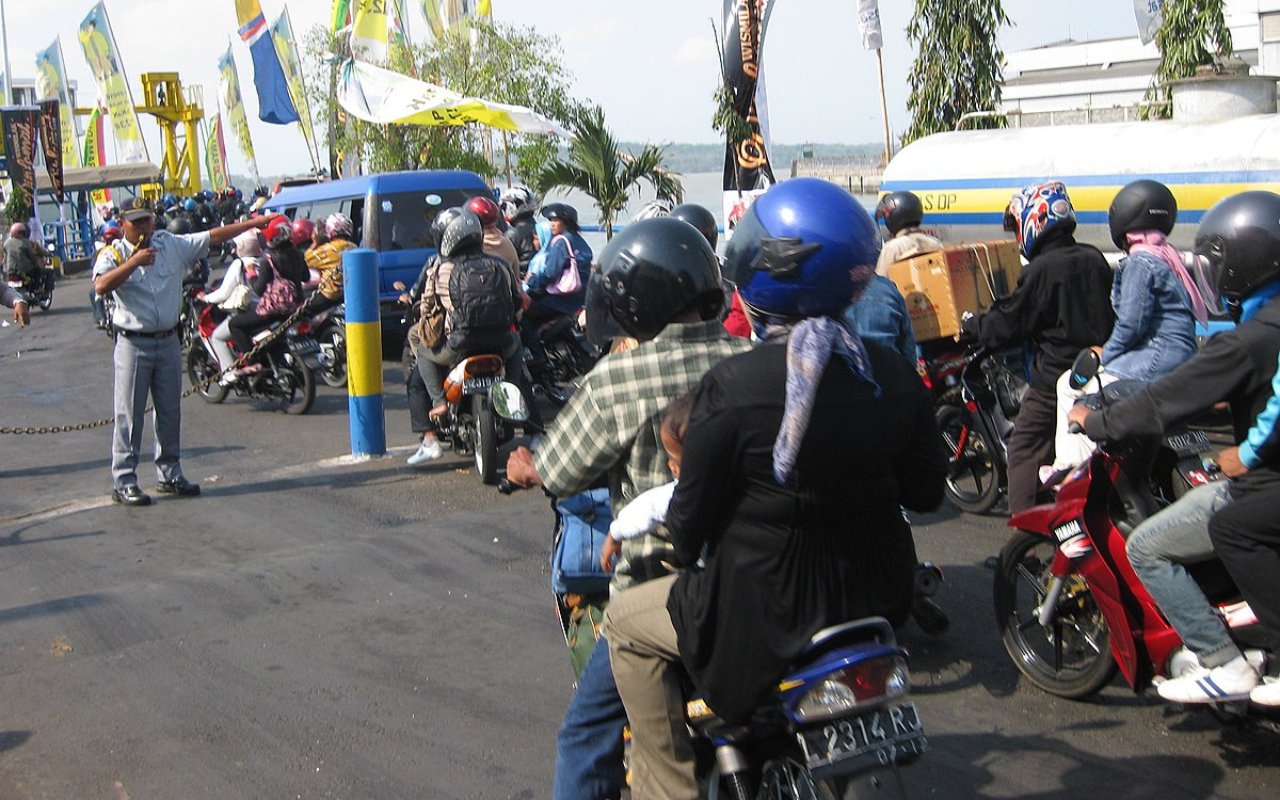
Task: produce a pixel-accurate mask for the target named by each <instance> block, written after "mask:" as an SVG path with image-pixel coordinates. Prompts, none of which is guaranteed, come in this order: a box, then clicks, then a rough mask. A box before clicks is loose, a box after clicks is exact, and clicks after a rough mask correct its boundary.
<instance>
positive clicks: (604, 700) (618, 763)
mask: <svg viewBox="0 0 1280 800" xmlns="http://www.w3.org/2000/svg"><path fill="white" fill-rule="evenodd" d="M626 724H627V710H626V709H625V708H623V707H622V698H621V697H619V696H618V685H617V684H616V683H614V682H613V669H612V668H611V667H610V666H609V644H608V642H607V641H605V639H604V637H603V636H602V637H600V640H599V641H597V642H596V647H595V649H594V650H592V651H591V657H590V658H589V659H587V665H586V666H585V667H583V668H582V676H581V677H580V678H578V691H577V692H575V693H574V695H573V699H572V700H570V701H569V710H568V711H566V712H565V715H564V724H563V725H561V726H560V733H558V734H557V735H556V776H555V784H554V787H553V788H552V790H551V797H552V799H553V800H613V799H614V798H617V797H619V796H620V795H621V794H622V780H623V777H624V776H623V770H622V729H623V727H624V726H625V725H626Z"/></svg>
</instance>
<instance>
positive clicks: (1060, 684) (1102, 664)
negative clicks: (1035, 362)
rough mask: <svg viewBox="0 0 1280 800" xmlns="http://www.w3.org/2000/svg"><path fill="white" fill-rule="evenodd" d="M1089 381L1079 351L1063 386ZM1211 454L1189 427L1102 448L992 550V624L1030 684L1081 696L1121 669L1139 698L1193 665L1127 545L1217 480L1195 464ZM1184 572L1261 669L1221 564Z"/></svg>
mask: <svg viewBox="0 0 1280 800" xmlns="http://www.w3.org/2000/svg"><path fill="white" fill-rule="evenodd" d="M1097 372H1098V359H1097V356H1096V355H1095V354H1093V353H1092V352H1090V351H1085V352H1084V353H1082V354H1081V355H1080V357H1079V358H1077V360H1076V364H1075V365H1074V366H1073V367H1072V373H1073V375H1072V378H1071V382H1072V387H1073V388H1076V389H1080V388H1082V387H1083V386H1084V385H1085V384H1086V383H1088V381H1089V380H1090V379H1092V378H1093V377H1094V376H1095V375H1096V374H1097ZM1141 385H1142V384H1141V383H1138V382H1133V381H1117V382H1115V383H1111V384H1109V385H1107V386H1106V387H1104V388H1103V390H1102V392H1101V393H1100V394H1097V395H1092V396H1089V397H1086V398H1082V400H1081V401H1080V402H1084V403H1086V404H1087V405H1089V406H1091V407H1093V408H1100V407H1103V406H1104V405H1105V404H1107V403H1111V402H1115V401H1116V400H1119V399H1121V398H1123V397H1125V396H1127V395H1129V394H1131V393H1132V392H1134V391H1135V390H1136V389H1138V388H1139V387H1141ZM1073 432H1074V431H1073ZM1211 449H1212V448H1211V446H1210V444H1209V441H1208V438H1207V437H1206V436H1205V435H1204V433H1203V432H1201V431H1195V430H1181V431H1178V432H1175V433H1170V434H1167V435H1165V436H1163V437H1158V438H1157V437H1141V438H1134V439H1131V440H1125V441H1114V442H1104V443H1102V444H1100V445H1099V447H1098V449H1097V450H1096V451H1095V453H1094V454H1093V456H1092V457H1091V458H1090V459H1089V461H1087V462H1086V463H1084V464H1082V465H1081V466H1080V467H1078V468H1077V469H1076V470H1074V471H1073V472H1071V473H1070V474H1068V475H1066V476H1065V477H1064V478H1063V479H1062V481H1061V483H1059V484H1058V486H1057V500H1056V502H1054V503H1052V504H1049V505H1041V506H1036V507H1035V508H1031V509H1028V510H1027V511H1024V512H1022V513H1020V514H1017V515H1014V516H1013V517H1012V518H1011V519H1010V520H1009V525H1010V526H1011V527H1014V528H1017V529H1018V532H1017V533H1015V534H1014V535H1013V536H1012V537H1011V538H1010V539H1009V541H1008V543H1007V544H1006V545H1005V546H1004V549H1003V550H1002V551H1001V553H1000V561H999V567H998V570H997V573H996V577H995V586H994V601H995V614H996V621H997V624H998V626H999V628H1000V633H1001V638H1002V639H1003V641H1004V646H1005V649H1006V650H1007V651H1008V653H1009V657H1010V658H1011V659H1012V660H1013V662H1014V664H1015V665H1016V666H1017V667H1018V670H1019V671H1020V672H1021V673H1022V674H1023V675H1025V676H1026V677H1027V679H1028V680H1030V681H1031V682H1032V683H1033V684H1035V685H1036V686H1038V687H1040V688H1041V689H1043V690H1044V691H1046V692H1049V693H1051V694H1055V695H1058V696H1059V697H1067V698H1076V699H1078V698H1083V697H1088V696H1090V695H1092V694H1094V693H1096V692H1097V691H1098V690H1099V689H1101V688H1102V687H1103V686H1104V685H1106V684H1107V683H1108V682H1109V681H1110V680H1111V678H1112V677H1113V676H1114V675H1115V672H1116V670H1117V669H1119V670H1120V672H1121V673H1122V674H1123V675H1124V678H1125V680H1126V681H1127V682H1128V683H1129V685H1130V686H1131V687H1133V690H1134V691H1135V692H1142V691H1143V690H1144V689H1146V688H1147V687H1148V686H1150V685H1151V684H1152V682H1153V681H1154V680H1155V679H1156V678H1159V677H1164V678H1176V677H1179V676H1180V675H1183V674H1185V673H1186V671H1187V670H1188V669H1190V668H1191V667H1193V666H1196V665H1197V664H1198V660H1197V659H1196V657H1195V656H1194V654H1192V653H1191V652H1190V651H1189V650H1187V649H1186V648H1185V647H1183V646H1182V640H1181V639H1180V638H1179V636H1178V634H1177V632H1176V631H1175V630H1174V629H1173V628H1172V627H1171V626H1170V625H1169V623H1168V622H1167V621H1166V620H1165V618H1164V615H1163V614H1162V613H1161V611H1160V609H1159V607H1158V606H1157V605H1156V602H1155V601H1154V600H1153V599H1152V598H1151V596H1150V594H1148V592H1147V590H1146V588H1145V587H1144V586H1143V585H1142V581H1141V580H1140V579H1139V578H1138V576H1137V574H1136V573H1135V572H1134V570H1133V567H1132V566H1131V565H1130V563H1129V560H1128V558H1127V556H1126V554H1125V541H1126V539H1127V537H1128V535H1129V534H1130V533H1131V532H1132V531H1133V529H1134V527H1135V526H1137V525H1138V524H1139V523H1140V522H1142V521H1143V520H1145V519H1147V518H1148V517H1150V516H1151V515H1152V514H1154V513H1156V512H1157V511H1159V510H1160V509H1162V508H1164V507H1165V506H1167V505H1168V504H1169V503H1171V502H1173V501H1174V499H1175V498H1176V497H1177V495H1178V494H1179V492H1180V491H1184V490H1185V489H1186V488H1187V487H1191V486H1198V485H1201V484H1204V483H1207V482H1210V481H1214V480H1219V479H1220V478H1222V474H1221V472H1219V471H1218V469H1217V466H1216V464H1214V463H1213V462H1212V461H1211V460H1210V459H1208V458H1206V457H1205V455H1204V454H1205V453H1206V452H1208V451H1210V450H1211ZM1188 571H1189V572H1190V573H1191V575H1192V576H1193V577H1194V578H1195V579H1196V581H1197V582H1198V583H1199V584H1200V586H1201V588H1202V589H1204V590H1205V595H1206V597H1208V598H1209V600H1210V601H1211V602H1213V603H1214V604H1215V606H1216V607H1217V608H1218V610H1219V612H1220V613H1221V614H1222V617H1223V620H1224V622H1225V623H1226V624H1227V627H1228V630H1229V631H1230V633H1231V637H1232V638H1233V639H1234V640H1236V641H1237V642H1238V643H1239V644H1240V646H1241V648H1242V649H1244V651H1245V654H1246V656H1247V657H1249V658H1250V660H1251V661H1253V662H1254V663H1255V665H1259V666H1260V665H1262V664H1264V663H1265V661H1266V658H1267V654H1266V653H1265V652H1264V651H1263V650H1262V649H1261V648H1262V646H1263V644H1264V637H1263V635H1262V631H1261V630H1260V628H1259V625H1258V622H1257V618H1256V617H1255V616H1254V615H1253V613H1252V611H1251V610H1250V609H1249V607H1248V604H1247V603H1245V602H1243V601H1242V600H1241V598H1240V597H1239V592H1238V590H1237V589H1236V588H1235V585H1234V583H1233V582H1232V581H1231V579H1230V576H1229V575H1228V574H1227V572H1226V569H1225V568H1224V567H1223V566H1222V564H1221V563H1219V562H1216V561H1211V562H1206V563H1204V564H1195V565H1191V566H1190V567H1189V568H1188Z"/></svg>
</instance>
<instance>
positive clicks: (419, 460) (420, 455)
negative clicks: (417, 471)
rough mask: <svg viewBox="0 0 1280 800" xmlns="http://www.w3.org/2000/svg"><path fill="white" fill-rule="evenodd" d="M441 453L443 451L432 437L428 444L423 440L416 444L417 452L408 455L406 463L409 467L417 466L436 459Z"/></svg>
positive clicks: (442, 453)
mask: <svg viewBox="0 0 1280 800" xmlns="http://www.w3.org/2000/svg"><path fill="white" fill-rule="evenodd" d="M443 455H444V451H442V450H441V449H440V443H439V442H437V441H436V440H434V439H432V440H431V443H430V444H427V443H426V442H423V443H422V444H420V445H418V452H416V453H414V454H413V455H411V456H409V460H408V462H407V463H408V464H409V466H411V467H418V466H422V465H423V464H430V463H431V462H432V461H436V460H437V459H439V458H441V457H442V456H443Z"/></svg>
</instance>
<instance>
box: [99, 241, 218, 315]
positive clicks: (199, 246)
mask: <svg viewBox="0 0 1280 800" xmlns="http://www.w3.org/2000/svg"><path fill="white" fill-rule="evenodd" d="M151 246H152V247H154V248H155V250H156V260H155V263H154V264H152V265H150V266H141V267H138V268H137V269H135V270H134V271H133V273H132V274H130V275H129V279H128V280H126V281H125V282H124V283H122V284H120V285H119V286H118V287H116V289H115V296H116V307H115V313H114V314H113V315H112V317H111V324H112V325H114V326H115V327H116V328H117V329H119V330H124V331H135V332H146V333H158V332H160V331H167V330H169V329H171V328H173V327H174V326H175V325H177V324H178V314H179V312H180V311H181V308H182V278H183V276H184V275H185V274H186V272H187V268H188V267H189V266H190V265H191V264H192V263H194V262H195V261H197V260H199V259H201V258H204V257H205V256H207V255H209V234H208V233H207V232H206V233H192V234H181V235H179V234H172V233H169V232H168V231H156V232H155V233H154V234H152V236H151ZM136 249H137V248H136V247H134V246H133V245H131V244H129V243H128V242H127V241H125V240H124V239H121V240H119V241H118V242H116V243H115V244H113V245H112V246H110V247H104V248H102V251H101V252H100V253H99V254H98V260H97V261H96V262H94V265H93V275H94V277H97V276H99V275H102V274H104V273H107V272H110V271H111V270H113V269H115V268H116V267H117V266H118V265H120V264H122V263H124V262H125V261H126V260H128V259H129V257H130V256H132V255H133V252H134V250H136Z"/></svg>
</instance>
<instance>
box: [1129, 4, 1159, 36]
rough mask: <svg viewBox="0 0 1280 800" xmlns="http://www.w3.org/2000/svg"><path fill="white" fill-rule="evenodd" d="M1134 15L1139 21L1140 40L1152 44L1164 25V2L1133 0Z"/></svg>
mask: <svg viewBox="0 0 1280 800" xmlns="http://www.w3.org/2000/svg"><path fill="white" fill-rule="evenodd" d="M1133 15H1134V17H1136V18H1137V21H1138V38H1140V39H1142V43H1143V44H1150V43H1151V40H1152V39H1154V38H1156V31H1158V30H1160V26H1161V25H1162V24H1163V23H1164V0H1133Z"/></svg>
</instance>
